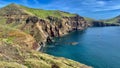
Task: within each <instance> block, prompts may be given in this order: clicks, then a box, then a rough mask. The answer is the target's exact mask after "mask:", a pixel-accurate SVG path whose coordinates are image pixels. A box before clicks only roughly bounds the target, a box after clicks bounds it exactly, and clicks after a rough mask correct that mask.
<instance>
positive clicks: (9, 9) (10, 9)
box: [0, 3, 75, 19]
mask: <svg viewBox="0 0 120 68" xmlns="http://www.w3.org/2000/svg"><path fill="white" fill-rule="evenodd" d="M0 10H1V11H0V14H10V13H14V14H29V15H34V16H38V17H40V18H43V19H45V18H46V17H48V16H53V17H58V18H61V17H64V16H67V17H70V16H74V15H75V14H71V13H68V12H63V11H59V10H43V9H35V8H29V7H26V6H23V5H18V4H14V3H12V4H9V5H7V6H5V7H3V8H1V9H0Z"/></svg>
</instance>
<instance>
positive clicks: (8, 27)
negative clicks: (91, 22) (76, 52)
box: [0, 4, 90, 68]
mask: <svg viewBox="0 0 120 68" xmlns="http://www.w3.org/2000/svg"><path fill="white" fill-rule="evenodd" d="M87 26H88V25H87V23H86V21H85V20H84V18H83V17H81V16H79V15H75V14H70V13H66V12H61V11H47V10H39V9H32V8H28V7H25V6H21V5H16V4H10V5H8V6H6V7H4V8H1V9H0V67H2V68H90V67H88V66H86V65H84V64H81V63H78V62H75V61H72V60H69V59H65V58H58V57H53V56H50V55H47V54H44V53H41V52H37V51H35V50H39V49H40V48H42V47H43V46H44V45H45V43H46V42H47V43H51V42H52V37H60V36H63V35H65V34H68V33H69V32H71V31H73V30H84V29H85V28H87Z"/></svg>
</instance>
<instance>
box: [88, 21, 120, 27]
mask: <svg viewBox="0 0 120 68" xmlns="http://www.w3.org/2000/svg"><path fill="white" fill-rule="evenodd" d="M90 26H93V27H105V26H120V24H118V23H105V22H103V21H92V23H91V24H90Z"/></svg>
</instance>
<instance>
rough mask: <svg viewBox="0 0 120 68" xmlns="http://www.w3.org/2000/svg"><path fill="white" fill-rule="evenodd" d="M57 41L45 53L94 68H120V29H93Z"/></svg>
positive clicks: (77, 32)
mask: <svg viewBox="0 0 120 68" xmlns="http://www.w3.org/2000/svg"><path fill="white" fill-rule="evenodd" d="M55 40H56V41H55V43H53V44H50V45H47V46H46V47H45V48H44V52H46V53H48V54H50V55H54V56H57V57H65V58H69V59H72V60H75V61H78V62H81V63H83V64H86V65H89V66H92V67H94V68H120V27H92V28H88V29H87V30H85V31H75V32H72V33H70V34H69V35H66V36H63V37H61V38H55Z"/></svg>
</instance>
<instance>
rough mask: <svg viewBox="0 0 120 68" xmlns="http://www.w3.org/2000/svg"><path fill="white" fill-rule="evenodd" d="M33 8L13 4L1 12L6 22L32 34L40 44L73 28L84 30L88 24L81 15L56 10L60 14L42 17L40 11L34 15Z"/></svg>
mask: <svg viewBox="0 0 120 68" xmlns="http://www.w3.org/2000/svg"><path fill="white" fill-rule="evenodd" d="M31 10H33V9H29V8H26V7H23V6H20V5H15V4H12V5H9V6H6V7H4V8H2V9H1V12H0V14H1V15H2V16H3V17H4V19H6V21H5V23H6V24H8V25H10V26H12V27H14V28H17V29H20V30H22V31H24V32H26V33H28V34H30V35H31V36H32V37H34V38H35V40H36V41H37V43H38V44H43V45H44V43H45V42H51V37H59V36H63V35H65V34H68V33H69V32H71V31H73V30H84V29H85V28H87V26H88V24H87V23H86V21H85V20H84V18H83V17H81V16H79V15H75V14H69V13H65V12H61V11H59V12H58V11H56V12H54V13H58V14H59V16H53V15H54V14H48V15H46V14H45V13H43V14H44V15H46V16H44V18H41V16H40V15H39V13H38V15H34V13H33V12H31ZM35 10H36V9H34V10H33V11H34V12H35ZM15 11H16V12H15ZM36 11H37V12H40V11H41V10H36ZM49 12H50V11H49Z"/></svg>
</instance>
